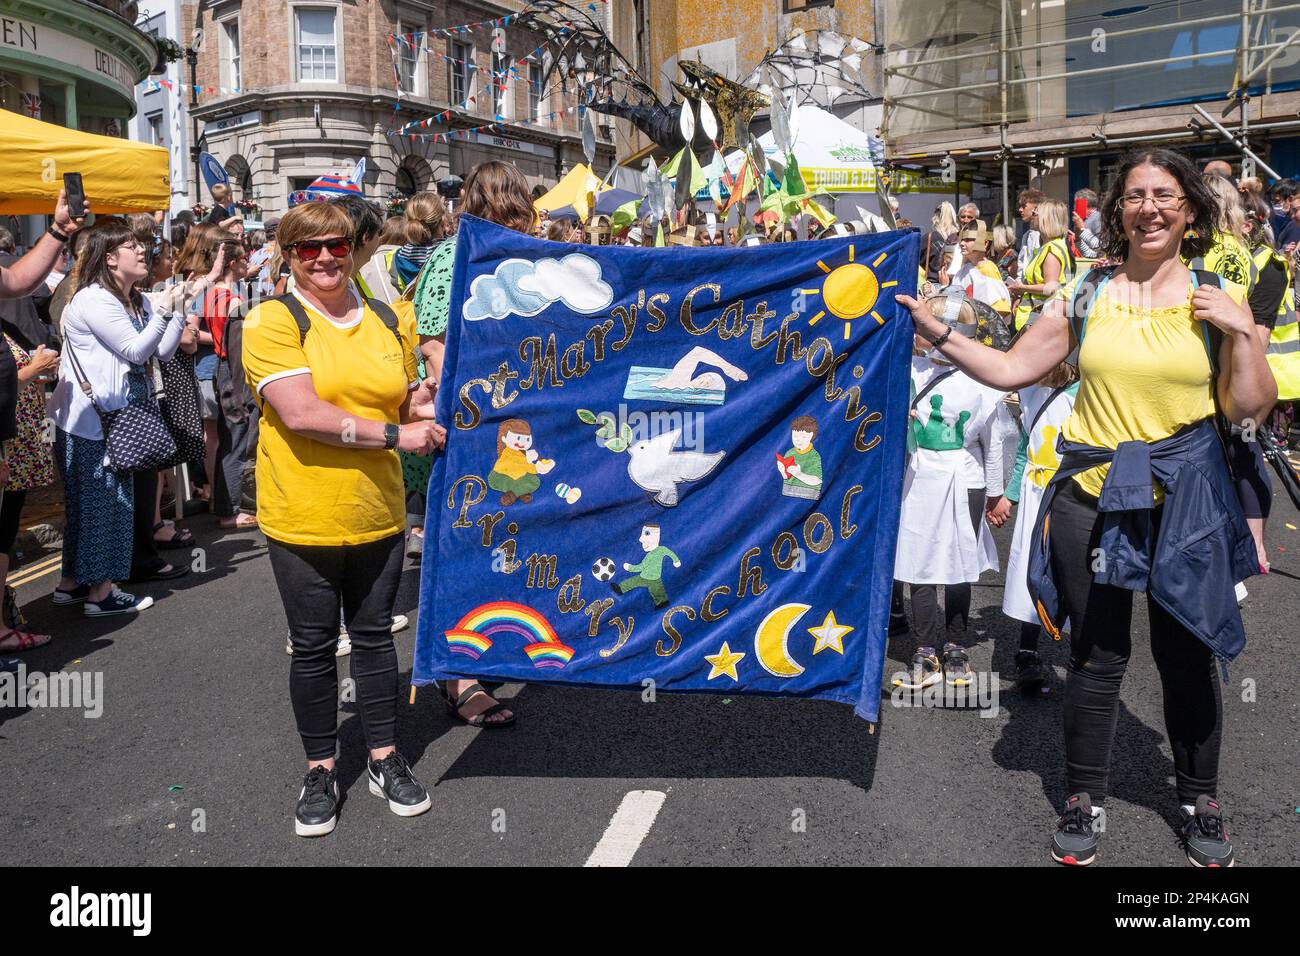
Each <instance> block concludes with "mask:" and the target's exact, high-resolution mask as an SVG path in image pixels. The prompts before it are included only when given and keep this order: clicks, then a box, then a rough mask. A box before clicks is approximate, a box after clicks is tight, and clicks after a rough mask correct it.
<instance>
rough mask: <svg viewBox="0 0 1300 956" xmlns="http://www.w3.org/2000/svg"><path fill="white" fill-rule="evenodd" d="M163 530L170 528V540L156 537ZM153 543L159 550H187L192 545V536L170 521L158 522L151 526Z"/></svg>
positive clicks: (188, 531) (186, 529) (185, 529)
mask: <svg viewBox="0 0 1300 956" xmlns="http://www.w3.org/2000/svg"><path fill="white" fill-rule="evenodd" d="M164 528H170V529H171V532H172V536H171V537H170V538H160V537H158V532H159V531H161V530H163V529H164ZM153 543H154V544H155V545H157V546H158V547H160V548H164V549H165V548H188V547H189V546H190V545H192V544H193V543H194V535H193V534H192V533H191V532H190V530H189V529H188V528H178V527H176V526H175V525H174V524H172V523H171V522H170V521H159V522H158V523H157V524H156V525H154V526H153Z"/></svg>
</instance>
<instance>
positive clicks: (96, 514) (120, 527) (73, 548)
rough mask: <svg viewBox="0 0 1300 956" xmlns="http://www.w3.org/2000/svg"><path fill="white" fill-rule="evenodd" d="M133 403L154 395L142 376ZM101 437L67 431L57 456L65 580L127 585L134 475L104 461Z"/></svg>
mask: <svg viewBox="0 0 1300 956" xmlns="http://www.w3.org/2000/svg"><path fill="white" fill-rule="evenodd" d="M127 384H128V388H129V396H130V400H131V401H140V400H142V399H143V398H145V397H146V396H148V394H149V385H148V382H147V381H146V379H145V377H144V375H143V373H140V372H134V371H133V372H130V373H129V374H128V375H127ZM106 451H107V447H106V444H105V442H104V440H103V439H102V438H100V439H92V438H80V437H78V436H76V435H70V434H68V433H67V432H65V431H63V430H62V429H59V430H58V433H57V436H56V438H55V445H54V457H55V460H56V462H57V463H58V466H59V471H60V473H61V474H62V476H63V503H64V526H63V576H64V577H67V578H72V579H73V580H75V581H76V582H77V583H78V584H95V583H97V582H99V581H124V580H126V579H127V578H128V577H129V576H130V574H131V549H132V537H131V534H132V523H131V521H132V508H133V506H134V504H135V494H134V483H133V477H132V475H131V474H130V473H129V472H116V471H114V470H113V469H111V468H109V467H108V465H106V464H105V463H104V457H105V454H106Z"/></svg>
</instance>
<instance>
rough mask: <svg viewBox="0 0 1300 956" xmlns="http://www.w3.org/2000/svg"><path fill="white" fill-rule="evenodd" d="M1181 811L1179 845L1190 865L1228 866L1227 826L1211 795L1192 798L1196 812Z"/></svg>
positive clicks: (1221, 810) (1184, 809)
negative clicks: (1181, 840) (1194, 799)
mask: <svg viewBox="0 0 1300 956" xmlns="http://www.w3.org/2000/svg"><path fill="white" fill-rule="evenodd" d="M1182 814H1183V834H1182V836H1183V849H1185V850H1186V851H1187V859H1189V860H1191V861H1192V866H1232V865H1233V864H1235V863H1236V860H1234V859H1233V855H1232V843H1231V842H1230V841H1229V839H1228V826H1227V824H1225V823H1224V822H1223V808H1222V807H1220V806H1219V801H1217V800H1215V799H1214V798H1213V797H1208V796H1206V795H1205V794H1201V795H1200V796H1199V797H1197V798H1196V812H1195V813H1188V812H1187V810H1186V808H1182Z"/></svg>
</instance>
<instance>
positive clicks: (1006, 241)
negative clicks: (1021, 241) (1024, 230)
mask: <svg viewBox="0 0 1300 956" xmlns="http://www.w3.org/2000/svg"><path fill="white" fill-rule="evenodd" d="M1015 244H1016V232H1015V230H1014V229H1012V228H1011V227H1010V226H1006V225H1002V224H1001V223H999V224H998V225H996V226H994V227H993V255H994V256H1000V255H1002V253H1004V252H1006V251H1007V250H1008V249H1010V248H1011V247H1012V246H1014V245H1015Z"/></svg>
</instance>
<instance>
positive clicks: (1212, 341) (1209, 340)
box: [1192, 260, 1223, 402]
mask: <svg viewBox="0 0 1300 956" xmlns="http://www.w3.org/2000/svg"><path fill="white" fill-rule="evenodd" d="M1194 261H1195V260H1194ZM1192 279H1193V281H1194V282H1195V284H1196V285H1197V286H1202V285H1214V286H1218V287H1219V288H1220V289H1222V288H1223V276H1221V275H1219V274H1218V273H1217V272H1211V271H1210V270H1208V269H1203V268H1193V269H1192ZM1201 338H1202V339H1203V340H1204V341H1205V354H1206V355H1207V356H1208V357H1209V359H1210V374H1211V375H1212V376H1214V377H1216V378H1217V377H1218V375H1219V346H1221V345H1222V344H1223V329H1221V328H1219V327H1218V326H1217V325H1215V324H1214V323H1213V322H1202V323H1201ZM1215 401H1216V402H1217V401H1218V392H1217V391H1216V392H1215Z"/></svg>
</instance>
